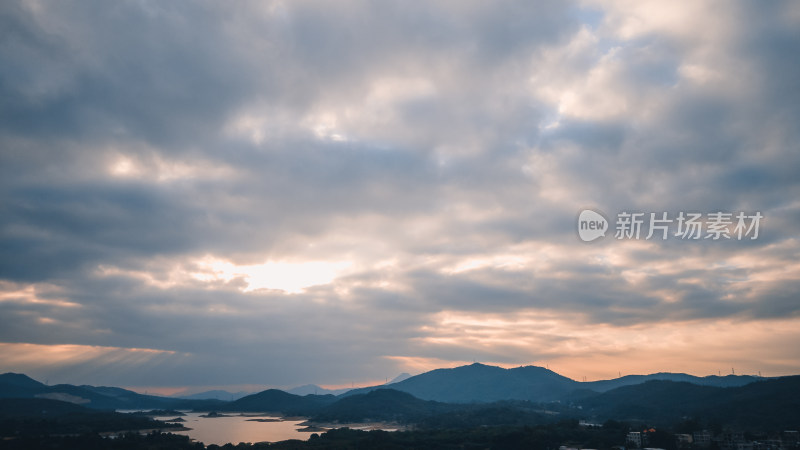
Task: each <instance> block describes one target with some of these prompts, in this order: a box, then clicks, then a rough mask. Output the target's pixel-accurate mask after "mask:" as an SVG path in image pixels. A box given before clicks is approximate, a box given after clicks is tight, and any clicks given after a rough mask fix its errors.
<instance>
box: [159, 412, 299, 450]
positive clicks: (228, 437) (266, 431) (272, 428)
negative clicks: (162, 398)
mask: <svg viewBox="0 0 800 450" xmlns="http://www.w3.org/2000/svg"><path fill="white" fill-rule="evenodd" d="M184 414H185V415H184V416H181V418H182V419H183V420H184V421H185V422H179V423H180V424H181V425H183V426H184V427H186V428H191V430H187V431H171V433H175V434H183V435H186V436H189V437H190V438H192V439H194V440H196V441H200V442H202V443H204V444H206V445H209V444H217V445H223V444H227V443H229V442H230V443H232V444H233V445H236V444H238V443H239V442H252V443H255V442H265V441H266V442H277V441H285V440H287V439H301V440H307V439H308V437H309V436H310V435H311V433H309V432H300V431H297V429H298V428H302V426H300V425H298V424H300V423H301V422H303V420H281V419H280V417H274V416H266V415H250V414H248V415H246V416H242V415H239V413H233V412H232V413H225V417H201V416H203V415H206V413H196V412H184ZM174 418H175V416H170V417H165V416H162V417H156V419H158V420H164V421H167V420H169V419H174ZM272 420H274V421H272Z"/></svg>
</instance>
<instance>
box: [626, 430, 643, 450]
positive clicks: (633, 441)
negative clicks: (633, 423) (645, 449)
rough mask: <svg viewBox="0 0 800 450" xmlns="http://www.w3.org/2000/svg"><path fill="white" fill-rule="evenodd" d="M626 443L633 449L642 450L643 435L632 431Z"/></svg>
mask: <svg viewBox="0 0 800 450" xmlns="http://www.w3.org/2000/svg"><path fill="white" fill-rule="evenodd" d="M626 441H628V443H629V444H630V445H631V446H632V447H636V448H642V433H640V432H638V431H631V432H630V433H628V438H627V439H626Z"/></svg>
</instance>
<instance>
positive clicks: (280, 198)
mask: <svg viewBox="0 0 800 450" xmlns="http://www.w3.org/2000/svg"><path fill="white" fill-rule="evenodd" d="M798 54H800V4H798V3H797V2H756V1H752V2H743V1H742V2H721V3H720V2H713V1H693V2H685V3H679V4H673V3H669V4H666V3H665V2H661V1H651V2H642V1H630V2H628V1H613V0H610V1H581V2H566V1H552V2H548V1H537V2H531V1H525V0H520V1H498V2H485V1H461V0H458V1H456V0H453V1H438V2H407V1H381V2H376V1H349V0H346V1H337V2H335V3H334V2H321V1H305V0H300V1H285V2H283V1H262V2H246V1H243V2H234V3H226V2H189V1H187V2H159V1H152V2H151V1H121V2H113V3H108V2H104V1H96V2H93V1H75V2H60V1H52V2H50V1H37V0H31V1H22V0H20V1H5V2H2V6H0V371H2V372H6V371H14V372H24V373H27V374H29V375H31V376H34V377H36V378H38V379H40V380H42V381H45V380H49V381H50V382H51V383H62V382H68V383H88V384H111V385H121V386H129V387H136V388H142V389H143V388H148V389H151V390H152V389H156V388H164V389H162V391H160V392H168V391H170V392H172V391H175V390H179V389H181V388H187V389H190V390H191V389H200V388H201V387H218V386H284V387H288V386H293V385H299V384H304V383H318V384H323V385H330V386H334V385H339V386H341V385H348V386H349V385H352V384H356V385H358V384H367V383H372V382H377V381H383V380H384V379H385V378H386V377H389V378H391V377H394V376H395V375H397V374H398V373H400V372H404V371H405V372H411V373H419V372H422V371H424V370H429V369H433V368H437V367H454V366H457V365H461V364H466V363H472V362H473V361H480V362H484V363H487V364H496V365H501V366H504V367H513V366H518V365H527V364H535V365H541V366H548V367H549V368H550V369H552V370H555V371H557V372H559V373H562V374H564V375H567V376H570V377H572V378H575V379H582V378H583V377H584V376H585V377H587V379H589V380H593V379H607V378H612V377H616V376H617V375H618V374H619V373H620V372H621V373H622V374H630V373H650V372H657V371H673V372H687V373H692V374H697V375H708V374H717V373H718V371H721V372H722V373H730V371H731V369H732V368H735V370H736V373H753V374H754V373H758V372H759V371H760V372H761V373H762V374H763V375H770V376H774V375H785V374H797V373H800V345H798V343H800V298H799V297H798V292H800V240H799V237H800V236H798V229H799V228H800V227H799V226H798V224H799V223H800V200H798V199H800V144H798V142H800V59H798V57H797V55H798ZM589 207H590V208H594V209H596V210H598V211H601V212H603V213H604V214H605V215H606V217H607V218H608V219H609V222H610V225H609V226H610V228H611V229H610V230H609V232H607V234H606V236H605V237H604V238H601V239H598V240H597V241H594V242H590V243H586V242H583V241H581V240H580V239H579V237H578V233H577V217H578V214H579V213H580V211H581V210H582V209H584V208H589ZM620 212H642V213H646V216H648V217H649V213H650V212H657V213H658V214H659V217H660V215H661V214H662V213H667V214H668V217H669V218H676V217H677V216H678V214H679V213H680V212H694V213H698V214H701V216H702V217H701V224H705V225H708V215H709V214H712V213H716V212H725V213H730V214H733V215H734V216H735V215H736V214H737V213H739V212H743V213H745V214H746V215H748V216H749V215H754V214H756V213H757V212H758V213H760V214H761V215H762V216H763V219H762V220H761V221H760V223H759V224H760V228H759V234H758V236H757V239H752V238H753V237H754V234H753V233H751V234H750V235H745V236H744V238H743V239H737V238H736V236H735V235H733V236H731V238H725V237H722V238H721V239H718V240H714V239H706V238H705V237H704V236H705V235H704V236H701V238H700V239H683V238H681V237H676V236H675V235H674V233H675V232H676V231H677V222H673V223H672V226H673V228H671V229H670V230H668V231H669V233H670V234H669V235H668V236H669V237H668V239H666V240H662V239H658V233H657V235H656V238H653V239H645V238H644V236H645V235H646V229H645V230H644V231H643V233H642V236H641V237H640V238H639V239H633V238H627V239H616V238H615V236H614V227H615V225H616V218H617V215H618V214H619V213H620ZM734 222H735V219H734ZM645 225H647V224H645ZM731 230H732V228H731Z"/></svg>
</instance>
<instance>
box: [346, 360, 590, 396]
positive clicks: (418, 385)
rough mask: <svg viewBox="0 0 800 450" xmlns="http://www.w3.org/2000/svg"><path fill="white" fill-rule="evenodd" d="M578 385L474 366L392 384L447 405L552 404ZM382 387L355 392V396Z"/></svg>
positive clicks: (541, 371)
mask: <svg viewBox="0 0 800 450" xmlns="http://www.w3.org/2000/svg"><path fill="white" fill-rule="evenodd" d="M578 386H579V384H578V382H577V381H575V380H571V379H569V378H567V377H564V376H562V375H559V374H557V373H555V372H553V371H550V370H548V369H545V368H543V367H536V366H525V367H517V368H514V369H504V368H502V367H496V366H488V365H485V364H480V363H474V364H471V365H468V366H461V367H456V368H453V369H436V370H432V371H430V372H425V373H423V374H420V375H416V376H413V377H410V378H407V379H405V380H403V381H400V382H397V383H393V384H392V385H391V388H392V389H395V390H398V391H403V392H407V393H409V394H412V395H414V396H415V397H418V398H420V399H423V400H436V401H440V402H450V403H471V402H494V401H499V400H533V401H551V400H557V399H559V398H560V397H561V396H563V395H566V394H567V393H569V392H571V391H573V390H575V389H577V388H578ZM381 387H382V386H373V387H368V388H361V389H354V390H352V391H349V392H347V393H346V394H344V395H355V394H362V393H365V392H369V391H372V390H375V389H380V388H381Z"/></svg>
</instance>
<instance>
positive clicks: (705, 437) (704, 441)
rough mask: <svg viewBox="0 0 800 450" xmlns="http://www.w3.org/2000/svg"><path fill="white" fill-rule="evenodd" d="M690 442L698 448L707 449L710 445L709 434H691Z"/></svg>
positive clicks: (698, 432) (696, 432)
mask: <svg viewBox="0 0 800 450" xmlns="http://www.w3.org/2000/svg"><path fill="white" fill-rule="evenodd" d="M692 440H693V441H694V445H696V446H698V447H708V446H709V445H711V432H710V431H708V430H703V431H695V432H694V433H693V434H692Z"/></svg>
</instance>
